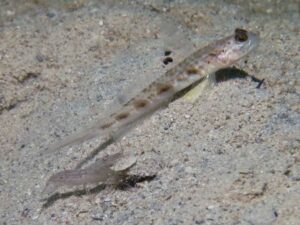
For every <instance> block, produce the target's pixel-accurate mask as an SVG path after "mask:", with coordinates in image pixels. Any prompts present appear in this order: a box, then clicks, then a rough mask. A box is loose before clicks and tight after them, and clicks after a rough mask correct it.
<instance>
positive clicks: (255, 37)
mask: <svg viewBox="0 0 300 225" xmlns="http://www.w3.org/2000/svg"><path fill="white" fill-rule="evenodd" d="M247 34H248V41H249V51H253V50H254V49H256V48H257V47H258V45H259V43H260V38H259V34H256V33H254V32H251V31H248V32H247Z"/></svg>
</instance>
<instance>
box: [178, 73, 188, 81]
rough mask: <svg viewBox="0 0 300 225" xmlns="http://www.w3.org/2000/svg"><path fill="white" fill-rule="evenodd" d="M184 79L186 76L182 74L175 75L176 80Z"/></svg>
mask: <svg viewBox="0 0 300 225" xmlns="http://www.w3.org/2000/svg"><path fill="white" fill-rule="evenodd" d="M186 79H187V76H185V75H184V74H181V75H179V76H177V77H176V80H177V81H183V80H186Z"/></svg>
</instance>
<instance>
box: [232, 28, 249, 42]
mask: <svg viewBox="0 0 300 225" xmlns="http://www.w3.org/2000/svg"><path fill="white" fill-rule="evenodd" d="M234 39H235V40H236V41H238V42H244V41H247V40H248V34H247V31H246V30H243V29H240V28H237V29H235V34H234Z"/></svg>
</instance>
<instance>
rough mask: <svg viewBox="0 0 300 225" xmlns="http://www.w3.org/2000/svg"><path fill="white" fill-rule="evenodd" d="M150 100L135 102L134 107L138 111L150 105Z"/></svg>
mask: <svg viewBox="0 0 300 225" xmlns="http://www.w3.org/2000/svg"><path fill="white" fill-rule="evenodd" d="M149 103H150V102H149V100H147V99H137V100H135V101H134V102H133V106H134V108H136V109H140V108H144V107H146V106H147V105H148V104H149Z"/></svg>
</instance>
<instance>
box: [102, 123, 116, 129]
mask: <svg viewBox="0 0 300 225" xmlns="http://www.w3.org/2000/svg"><path fill="white" fill-rule="evenodd" d="M113 124H114V122H109V123H106V124H103V125H102V126H101V128H102V129H106V128H109V127H111V126H112V125H113Z"/></svg>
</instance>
